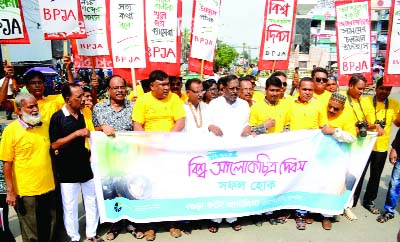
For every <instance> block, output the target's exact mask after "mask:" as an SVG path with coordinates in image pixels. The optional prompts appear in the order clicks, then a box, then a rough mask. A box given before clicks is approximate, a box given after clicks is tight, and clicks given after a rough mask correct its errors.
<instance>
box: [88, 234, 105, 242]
mask: <svg viewBox="0 0 400 242" xmlns="http://www.w3.org/2000/svg"><path fill="white" fill-rule="evenodd" d="M87 240H89V241H91V242H104V240H103V239H102V238H101V237H100V236H98V235H96V236H94V237H91V238H87Z"/></svg>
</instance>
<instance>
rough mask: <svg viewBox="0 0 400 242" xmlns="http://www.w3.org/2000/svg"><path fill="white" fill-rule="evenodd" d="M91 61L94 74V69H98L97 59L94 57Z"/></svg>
mask: <svg viewBox="0 0 400 242" xmlns="http://www.w3.org/2000/svg"><path fill="white" fill-rule="evenodd" d="M90 61H91V62H92V73H93V72H94V69H96V63H95V58H94V56H91V57H90Z"/></svg>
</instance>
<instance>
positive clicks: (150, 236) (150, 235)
mask: <svg viewBox="0 0 400 242" xmlns="http://www.w3.org/2000/svg"><path fill="white" fill-rule="evenodd" d="M144 238H145V239H146V240H147V241H153V240H155V239H156V232H155V231H154V229H149V230H147V231H146V232H144Z"/></svg>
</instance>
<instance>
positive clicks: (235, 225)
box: [232, 221, 242, 231]
mask: <svg viewBox="0 0 400 242" xmlns="http://www.w3.org/2000/svg"><path fill="white" fill-rule="evenodd" d="M232 229H233V230H235V231H239V230H242V225H241V224H240V223H239V222H238V221H235V222H233V223H232Z"/></svg>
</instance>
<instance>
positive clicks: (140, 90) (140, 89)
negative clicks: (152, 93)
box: [127, 85, 144, 101]
mask: <svg viewBox="0 0 400 242" xmlns="http://www.w3.org/2000/svg"><path fill="white" fill-rule="evenodd" d="M143 94H144V91H143V87H142V85H136V97H140V96H142V95H143ZM134 96H135V92H134V91H133V89H132V90H131V92H130V93H129V95H128V97H127V99H128V100H129V101H132V98H133V97H134Z"/></svg>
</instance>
